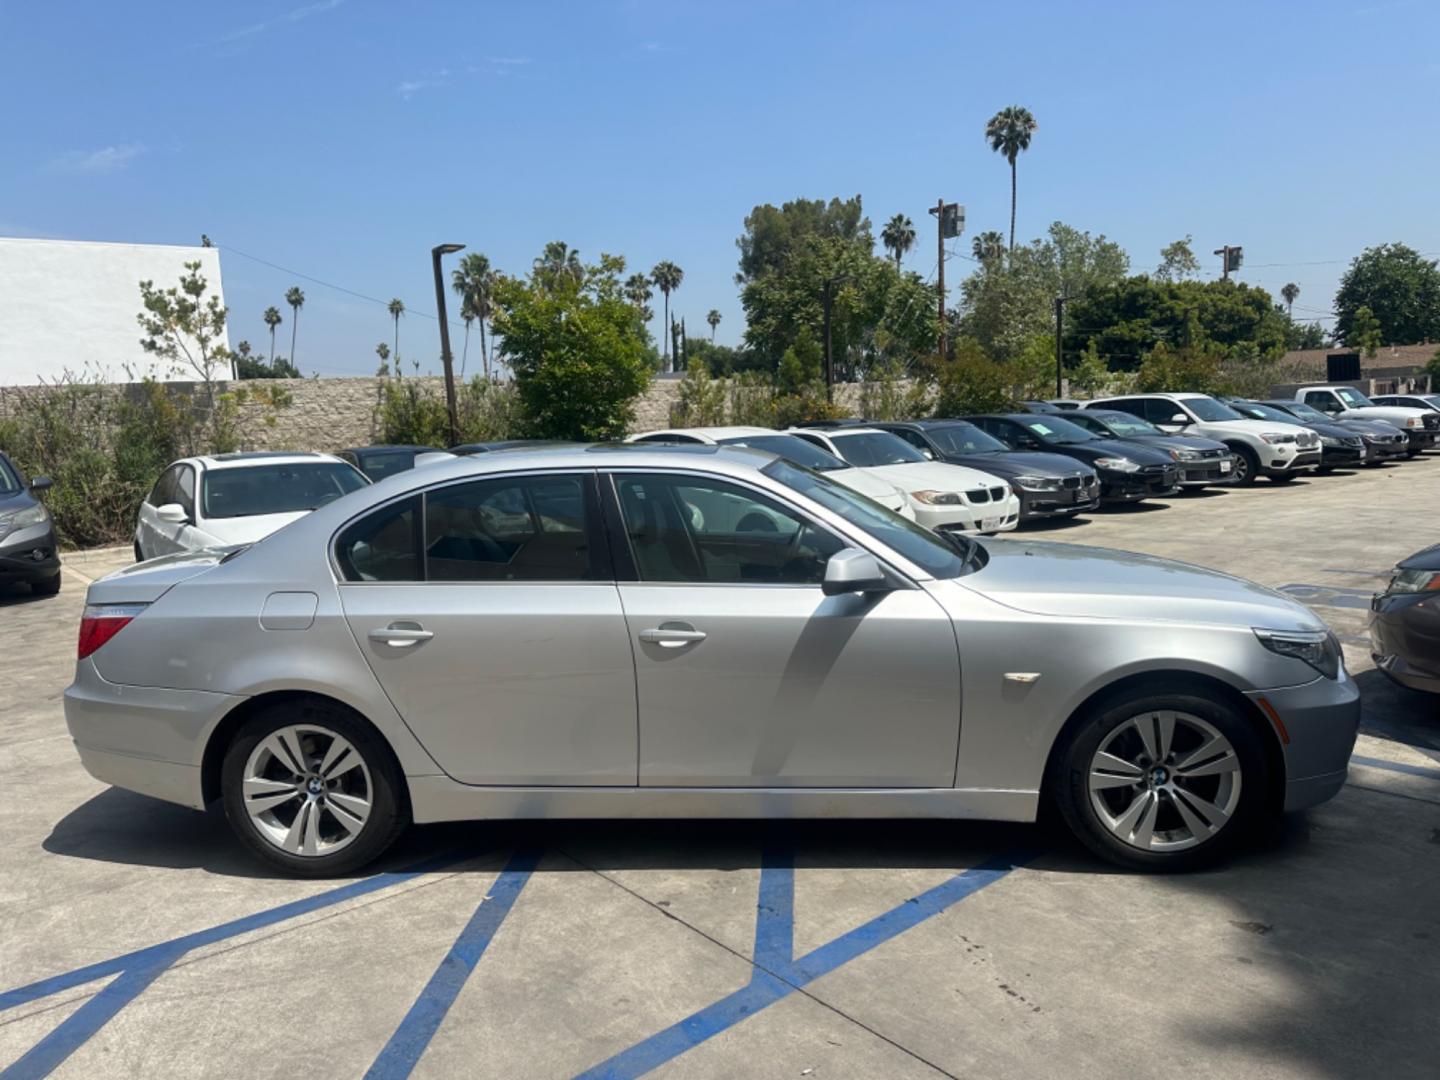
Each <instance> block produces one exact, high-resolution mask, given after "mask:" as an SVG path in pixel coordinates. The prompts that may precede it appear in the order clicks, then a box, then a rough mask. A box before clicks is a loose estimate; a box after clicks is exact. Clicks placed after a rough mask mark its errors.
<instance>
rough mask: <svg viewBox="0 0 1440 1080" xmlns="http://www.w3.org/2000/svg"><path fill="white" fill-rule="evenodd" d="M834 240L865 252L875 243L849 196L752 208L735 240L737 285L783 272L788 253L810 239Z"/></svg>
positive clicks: (857, 201)
mask: <svg viewBox="0 0 1440 1080" xmlns="http://www.w3.org/2000/svg"><path fill="white" fill-rule="evenodd" d="M817 239H820V240H835V241H840V242H841V243H842V245H848V244H851V243H853V244H855V245H857V246H861V247H863V248H864V250H865V251H867V252H868V251H870V250H871V249H873V248H874V246H875V240H874V237H873V236H871V233H870V219H869V218H867V217H866V216H865V214H864V211H863V210H862V209H861V206H860V196H859V195H856V196H855V197H854V198H852V199H831V200H830V201H829V202H828V203H827V202H825V201H824V200H823V199H795V200H793V201H791V202H787V203H785V204H784V205H783V206H780V207H778V208H777V207H775V206H772V205H771V204H769V203H765V204H763V205H761V206H757V207H755V208H754V209H753V210H751V211H750V213H749V214H747V215H746V216H745V232H744V233H743V234H742V235H741V236H740V238H739V239H738V240H736V241H735V246H736V247H738V248H739V249H740V272H739V273H737V274H736V275H735V283H736V284H737V285H745V284H747V283H749V282H751V281H755V280H756V279H758V278H760V277H763V276H765V275H766V274H769V273H775V272H780V273H783V272H784V270H785V267H786V264H787V263H788V262H789V261H790V256H791V252H792V251H793V250H795V249H796V248H797V247H800V246H801V245H802V244H805V243H808V242H810V241H812V240H817Z"/></svg>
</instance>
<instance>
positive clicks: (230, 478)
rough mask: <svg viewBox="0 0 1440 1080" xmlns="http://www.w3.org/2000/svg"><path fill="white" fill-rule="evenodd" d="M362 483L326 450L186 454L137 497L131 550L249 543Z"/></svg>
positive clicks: (167, 551)
mask: <svg viewBox="0 0 1440 1080" xmlns="http://www.w3.org/2000/svg"><path fill="white" fill-rule="evenodd" d="M369 483H370V480H369V478H368V477H367V476H366V475H365V474H364V473H362V472H361V471H360V470H359V469H357V468H355V466H353V465H351V464H350V463H349V462H345V461H341V460H340V459H339V458H337V457H331V456H330V455H329V454H290V453H276V452H273V451H270V452H266V451H259V452H255V453H248V454H244V453H242V454H214V455H209V456H205V457H193V458H185V459H184V460H182V461H177V462H175V464H173V465H171V466H170V467H169V468H168V469H166V470H165V471H164V472H163V473H161V474H160V479H159V480H157V481H155V486H154V487H153V488H151V489H150V494H149V495H147V496H145V501H144V502H143V503H141V504H140V514H139V519H138V520H137V521H136V523H135V558H136V560H137V561H141V562H143V561H144V560H146V559H153V558H156V557H157V556H160V555H174V554H176V553H177V552H182V551H199V550H202V549H204V548H213V547H227V546H230V545H232V544H253V543H255V542H256V541H257V540H263V539H264V538H265V537H267V536H269V535H270V534H271V533H273V532H275V531H276V530H277V529H280V528H283V527H284V526H286V525H289V524H290V522H292V521H295V520H296V519H297V518H301V517H304V516H305V515H306V514H308V513H309V512H310V511H311V510H314V509H316V508H317V507H320V506H324V505H325V504H326V503H330V502H334V501H335V500H336V499H338V498H340V496H342V495H346V494H348V493H350V492H352V491H356V490H358V489H359V488H362V487H365V486H366V485H367V484H369Z"/></svg>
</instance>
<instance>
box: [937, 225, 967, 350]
mask: <svg viewBox="0 0 1440 1080" xmlns="http://www.w3.org/2000/svg"><path fill="white" fill-rule="evenodd" d="M930 213H932V214H934V215H935V256H936V266H937V267H938V269H939V271H940V355H941V356H942V357H943V356H948V355H949V354H950V328H949V326H947V325H946V323H945V241H946V240H953V239H954V238H955V237H957V236H959V235H960V234H961V233H962V232H963V231H964V230H965V208H964V207H963V206H961V205H960V204H959V203H947V202H946V201H945V200H944V199H940V200H939V201H938V202H936V204H935V205H934V206H932V207H931V208H930Z"/></svg>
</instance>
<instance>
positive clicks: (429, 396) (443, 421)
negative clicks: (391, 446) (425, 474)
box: [374, 372, 524, 446]
mask: <svg viewBox="0 0 1440 1080" xmlns="http://www.w3.org/2000/svg"><path fill="white" fill-rule="evenodd" d="M455 417H456V421H457V425H456V426H457V427H458V429H459V435H460V441H461V442H490V441H493V440H496V439H510V438H514V437H516V436H517V435H519V434H520V432H521V431H522V430H523V428H524V424H523V420H522V414H521V411H520V398H519V395H518V394H517V393H516V390H515V384H514V383H512V382H495V381H493V380H489V379H486V378H484V377H483V376H481V375H476V376H475V377H474V378H473V379H471V380H470V381H469V382H468V383H461V384H460V385H459V386H457V387H456V388H455ZM374 431H375V437H376V439H377V440H378V441H379V442H383V443H401V444H410V445H415V446H449V445H450V417H449V411H448V410H447V409H446V407H445V388H444V386H443V385H441V384H439V383H438V382H434V381H422V380H420V379H416V378H405V377H403V376H402V375H400V374H399V373H398V372H397V373H396V374H395V376H394V377H392V378H385V379H383V380H382V381H381V383H380V386H379V390H378V392H377V394H376V401H375V420H374Z"/></svg>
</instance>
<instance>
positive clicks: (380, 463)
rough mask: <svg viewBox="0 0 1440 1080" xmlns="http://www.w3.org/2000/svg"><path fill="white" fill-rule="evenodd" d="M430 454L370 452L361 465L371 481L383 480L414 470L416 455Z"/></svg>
mask: <svg viewBox="0 0 1440 1080" xmlns="http://www.w3.org/2000/svg"><path fill="white" fill-rule="evenodd" d="M429 452H430V451H426V450H420V451H415V450H380V451H369V452H367V453H365V454H364V455H362V456H361V458H360V462H359V464H360V468H361V469H363V470H364V472H365V475H366V476H368V477H370V479H371V480H383V479H385V477H387V476H394V475H395V474H396V473H400V472H404V471H405V470H406V469H410V468H413V467H414V465H415V455H416V453H422V454H423V453H429Z"/></svg>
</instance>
